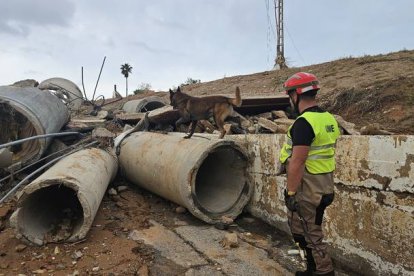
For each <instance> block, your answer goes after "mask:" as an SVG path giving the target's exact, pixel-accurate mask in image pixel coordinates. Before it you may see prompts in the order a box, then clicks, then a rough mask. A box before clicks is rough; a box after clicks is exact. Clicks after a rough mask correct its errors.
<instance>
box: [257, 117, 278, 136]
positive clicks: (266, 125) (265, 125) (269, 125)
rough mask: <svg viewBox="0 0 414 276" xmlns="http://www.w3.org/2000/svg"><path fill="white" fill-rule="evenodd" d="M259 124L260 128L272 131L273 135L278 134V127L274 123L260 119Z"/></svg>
mask: <svg viewBox="0 0 414 276" xmlns="http://www.w3.org/2000/svg"><path fill="white" fill-rule="evenodd" d="M257 123H258V124H259V126H261V127H263V128H265V129H267V130H270V131H271V132H273V133H276V132H277V129H278V125H277V124H275V123H273V122H272V121H270V120H268V119H266V118H262V117H260V118H259V119H258V121H257Z"/></svg>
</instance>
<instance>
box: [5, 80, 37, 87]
mask: <svg viewBox="0 0 414 276" xmlns="http://www.w3.org/2000/svg"><path fill="white" fill-rule="evenodd" d="M38 85H39V82H38V81H37V80H33V79H26V80H20V81H16V82H15V83H13V84H12V85H10V86H15V87H37V86H38Z"/></svg>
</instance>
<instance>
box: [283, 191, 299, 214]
mask: <svg viewBox="0 0 414 276" xmlns="http://www.w3.org/2000/svg"><path fill="white" fill-rule="evenodd" d="M285 205H286V207H287V208H288V209H289V211H291V212H296V211H297V210H298V206H299V205H298V202H297V201H296V198H295V195H289V194H288V191H287V190H285Z"/></svg>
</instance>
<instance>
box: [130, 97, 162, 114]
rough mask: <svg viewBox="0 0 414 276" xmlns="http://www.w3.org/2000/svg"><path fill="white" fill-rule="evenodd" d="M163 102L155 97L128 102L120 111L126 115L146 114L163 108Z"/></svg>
mask: <svg viewBox="0 0 414 276" xmlns="http://www.w3.org/2000/svg"><path fill="white" fill-rule="evenodd" d="M165 105H166V103H165V102H164V100H163V99H162V98H160V97H157V96H151V97H146V98H143V99H139V100H132V101H128V102H126V103H125V104H124V106H123V107H122V109H123V110H124V111H125V112H127V113H139V112H147V111H151V110H154V109H157V108H160V107H163V106H165Z"/></svg>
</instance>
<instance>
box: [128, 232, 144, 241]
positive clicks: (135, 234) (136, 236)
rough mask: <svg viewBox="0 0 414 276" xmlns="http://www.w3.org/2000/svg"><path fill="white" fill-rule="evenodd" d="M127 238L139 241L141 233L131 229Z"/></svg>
mask: <svg viewBox="0 0 414 276" xmlns="http://www.w3.org/2000/svg"><path fill="white" fill-rule="evenodd" d="M128 238H130V239H131V240H133V241H139V240H140V239H141V235H140V234H139V231H138V230H132V231H131V233H129V235H128Z"/></svg>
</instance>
